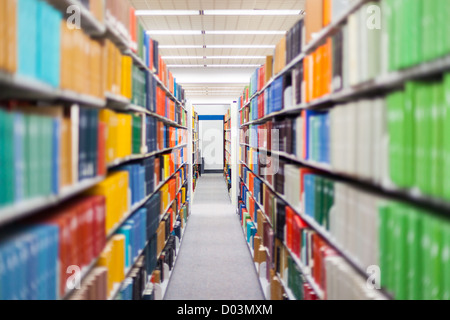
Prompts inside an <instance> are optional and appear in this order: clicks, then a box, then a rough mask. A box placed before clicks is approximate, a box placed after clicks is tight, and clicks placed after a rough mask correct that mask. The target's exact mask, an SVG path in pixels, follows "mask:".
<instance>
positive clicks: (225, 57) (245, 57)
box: [162, 56, 266, 60]
mask: <svg viewBox="0 0 450 320" xmlns="http://www.w3.org/2000/svg"><path fill="white" fill-rule="evenodd" d="M162 58H163V59H164V60H175V59H179V60H186V59H265V58H266V56H206V57H204V56H162Z"/></svg>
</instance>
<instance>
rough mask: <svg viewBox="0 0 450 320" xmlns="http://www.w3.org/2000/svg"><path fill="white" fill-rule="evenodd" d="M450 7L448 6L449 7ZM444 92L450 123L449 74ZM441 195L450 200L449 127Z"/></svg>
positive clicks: (449, 128) (445, 132) (446, 118)
mask: <svg viewBox="0 0 450 320" xmlns="http://www.w3.org/2000/svg"><path fill="white" fill-rule="evenodd" d="M449 7H450V5H449ZM444 91H445V112H444V122H445V123H446V124H449V123H450V73H447V74H446V75H445V76H444ZM443 163H444V164H443V167H444V168H446V170H444V172H443V180H444V182H443V195H444V198H445V199H446V200H450V169H449V168H450V125H444V128H443Z"/></svg>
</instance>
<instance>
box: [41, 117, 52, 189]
mask: <svg viewBox="0 0 450 320" xmlns="http://www.w3.org/2000/svg"><path fill="white" fill-rule="evenodd" d="M40 120H41V126H42V127H41V130H42V133H43V134H42V145H43V154H44V158H43V159H42V169H43V180H42V181H41V185H44V186H45V187H44V188H42V189H43V190H42V195H43V196H48V195H50V194H51V193H52V139H53V137H52V130H53V121H52V118H50V117H41V119H40Z"/></svg>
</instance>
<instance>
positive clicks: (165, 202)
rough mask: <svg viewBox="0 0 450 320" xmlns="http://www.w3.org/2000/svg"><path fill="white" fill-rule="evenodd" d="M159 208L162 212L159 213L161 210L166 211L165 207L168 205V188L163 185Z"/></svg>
mask: <svg viewBox="0 0 450 320" xmlns="http://www.w3.org/2000/svg"><path fill="white" fill-rule="evenodd" d="M160 194H161V197H160V198H161V206H162V210H161V212H163V210H166V208H167V206H168V205H169V186H168V185H167V184H165V185H163V186H162V187H161V191H160Z"/></svg>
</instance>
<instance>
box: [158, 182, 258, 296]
mask: <svg viewBox="0 0 450 320" xmlns="http://www.w3.org/2000/svg"><path fill="white" fill-rule="evenodd" d="M263 299H264V297H263V293H262V291H261V287H260V285H259V281H258V278H257V274H256V271H255V267H254V264H253V259H252V257H251V254H250V252H249V250H248V247H247V244H246V242H245V239H244V235H243V233H242V229H241V226H240V224H239V218H238V216H237V215H236V213H235V212H234V209H233V206H232V205H231V202H230V198H229V196H228V193H227V189H226V185H225V181H224V178H223V175H221V174H205V175H203V176H202V177H201V178H200V179H199V181H198V184H197V190H196V191H195V197H194V203H193V206H192V214H191V217H190V218H189V221H188V224H187V227H186V231H185V233H184V237H183V241H182V244H181V247H180V251H179V253H178V258H177V261H176V265H175V268H174V271H173V274H172V277H171V279H170V282H169V285H168V288H167V292H166V295H165V300H263Z"/></svg>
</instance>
